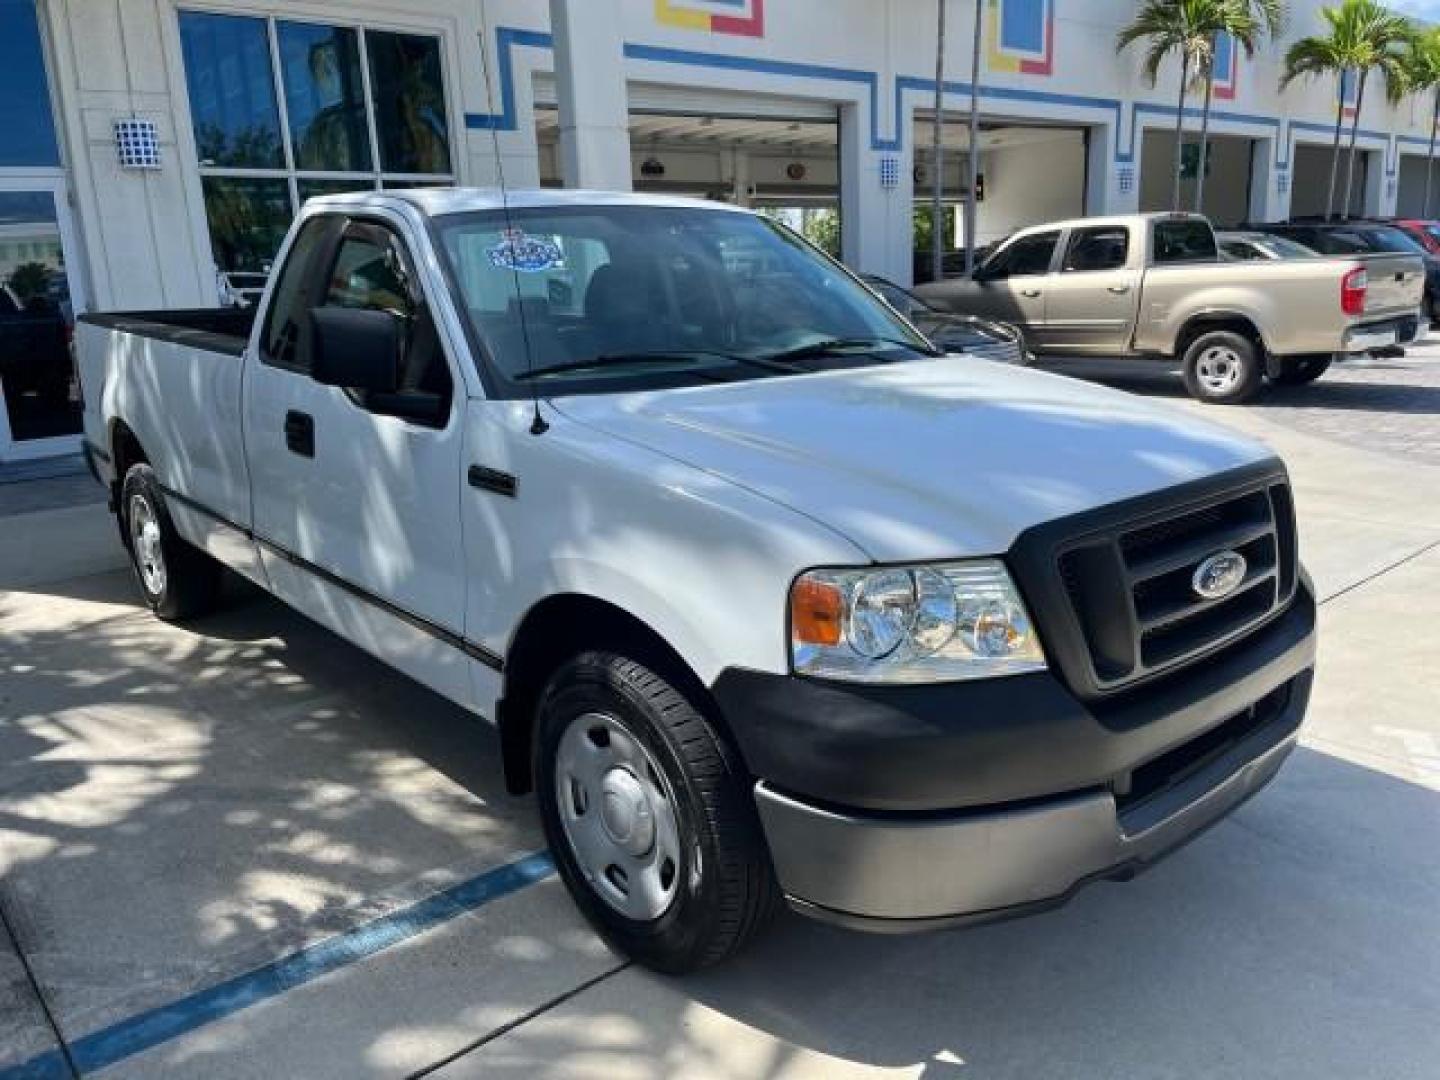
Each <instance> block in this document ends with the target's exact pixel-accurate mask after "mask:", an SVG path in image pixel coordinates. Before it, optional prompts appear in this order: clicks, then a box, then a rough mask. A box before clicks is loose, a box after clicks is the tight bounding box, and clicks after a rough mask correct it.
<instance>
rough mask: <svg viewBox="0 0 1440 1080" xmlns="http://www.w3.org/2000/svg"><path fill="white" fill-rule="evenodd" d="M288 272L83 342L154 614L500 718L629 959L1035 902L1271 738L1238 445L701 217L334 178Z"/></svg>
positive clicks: (94, 409) (1260, 557) (1163, 824)
mask: <svg viewBox="0 0 1440 1080" xmlns="http://www.w3.org/2000/svg"><path fill="white" fill-rule="evenodd" d="M277 265H278V270H277V271H276V273H275V275H274V277H273V280H272V281H271V284H270V287H269V289H268V291H267V292H266V294H265V296H264V297H263V298H262V299H261V301H260V303H259V304H258V306H257V307H256V308H255V309H254V310H253V311H242V312H238V313H237V312H217V311H199V312H168V313H167V312H158V313H134V314H113V315H98V316H90V317H87V318H86V319H85V320H84V321H83V322H82V325H81V327H80V331H79V351H80V360H81V367H82V373H83V383H84V390H85V403H86V404H85V409H86V412H85V430H86V437H87V452H88V455H89V457H90V459H91V461H92V462H93V465H94V468H95V470H96V472H97V474H98V475H99V477H100V478H101V479H102V480H103V482H104V483H105V484H106V485H108V486H109V488H110V491H111V492H112V497H113V506H114V508H115V510H116V512H117V514H118V516H119V522H120V531H121V535H122V537H123V538H124V541H125V543H126V545H127V546H128V547H129V549H130V550H131V552H132V553H133V556H134V563H135V568H136V572H137V577H138V581H139V586H140V588H141V589H142V590H143V593H144V596H145V599H146V601H147V602H148V603H149V605H150V607H152V608H153V609H154V610H155V612H156V613H157V614H159V615H160V616H161V617H164V618H167V619H175V620H180V619H186V618H190V617H192V616H196V615H199V614H200V613H202V612H203V611H204V610H205V609H206V608H207V607H209V606H210V605H212V604H213V603H215V601H216V598H217V584H218V582H219V577H220V570H221V567H222V566H225V567H228V568H230V569H231V570H233V571H235V572H237V573H239V574H241V575H243V576H245V577H247V578H249V579H251V580H252V581H254V582H257V583H259V585H260V586H261V587H263V588H265V589H268V590H269V591H271V592H273V593H274V594H275V595H276V596H278V597H280V598H281V599H282V600H284V601H285V602H286V603H289V604H291V605H293V606H294V607H295V608H297V609H299V610H300V611H301V612H303V613H305V614H306V615H308V616H309V617H311V618H313V619H315V620H316V621H317V622H320V623H322V624H324V625H325V626H327V627H329V628H331V629H332V630H334V631H335V632H336V633H338V634H340V635H341V636H343V637H344V638H347V639H348V640H350V641H352V642H354V643H355V644H357V645H358V646H360V647H361V648H362V649H365V650H367V651H369V652H370V653H372V654H374V655H375V656H377V657H379V658H380V659H382V660H383V661H385V662H386V663H389V664H391V665H393V666H394V667H396V668H398V669H400V670H401V671H404V672H406V673H408V674H409V675H411V676H413V677H414V678H415V679H417V680H419V681H420V682H422V683H424V684H425V685H427V686H429V687H431V688H433V689H434V690H435V691H437V692H438V693H440V694H442V695H444V696H445V697H447V698H449V699H451V700H453V701H455V702H458V703H460V704H461V705H462V706H464V707H465V708H467V709H469V710H472V711H473V712H474V713H475V714H477V715H479V716H481V717H484V718H487V719H488V720H490V721H491V722H492V723H493V724H495V725H496V727H497V728H498V733H499V739H500V743H501V745H502V747H503V752H504V762H505V769H506V779H507V782H508V785H509V787H510V789H511V790H513V791H516V792H525V791H529V790H534V791H536V792H537V793H538V801H539V806H540V813H541V816H542V819H543V822H544V826H545V830H546V834H547V837H548V840H549V843H550V845H551V850H552V853H553V856H554V858H555V861H556V863H557V865H558V869H559V871H560V874H561V876H562V877H563V879H564V881H565V883H566V885H567V886H568V887H569V889H570V890H571V892H572V894H573V895H574V897H575V899H576V901H577V902H578V904H579V906H580V907H581V908H582V909H583V910H584V912H585V913H586V914H587V915H588V916H589V918H590V919H591V920H592V921H593V922H594V923H595V924H596V925H597V926H598V927H599V928H600V929H601V930H602V931H603V932H604V933H605V934H606V935H607V936H608V938H609V939H610V940H611V941H612V942H613V943H614V944H615V945H616V946H617V947H618V948H619V949H621V950H622V951H624V952H626V953H628V954H629V955H631V956H634V957H636V958H638V959H639V960H640V961H642V962H644V963H646V964H649V965H651V966H653V967H656V968H658V969H662V970H668V971H683V970H688V969H692V968H695V967H698V966H701V965H704V964H707V963H712V962H714V961H716V960H719V959H720V958H722V957H724V956H726V955H728V954H730V953H732V952H734V951H735V950H736V949H737V948H739V947H740V946H741V945H742V944H743V943H744V942H746V941H747V940H748V939H750V938H751V937H752V935H753V934H754V933H755V932H756V930H757V929H758V928H759V927H760V926H761V925H763V923H764V921H765V919H766V917H767V916H768V915H769V914H770V913H771V912H772V911H773V910H774V909H775V908H776V907H777V906H778V901H779V900H780V898H781V897H782V896H783V897H785V898H787V899H788V900H789V902H790V903H791V904H792V905H793V906H794V907H796V908H798V909H800V910H802V911H805V912H808V913H810V914H812V915H814V916H817V917H821V918H825V919H829V920H832V921H835V922H839V923H842V924H847V925H853V926H861V927H869V928H873V929H884V930H896V929H898V930H911V929H919V928H926V927H934V926H941V925H949V924H955V923H962V922H966V921H973V920H983V919H989V918H994V917H997V916H1002V915H1007V914H1012V913H1015V912H1017V911H1024V910H1030V909H1036V908H1040V907H1044V906H1046V905H1051V904H1056V903H1059V902H1061V901H1062V900H1064V899H1065V898H1066V897H1067V896H1069V895H1070V894H1071V893H1072V892H1073V891H1074V890H1075V889H1076V888H1078V887H1079V886H1080V885H1082V884H1083V883H1085V882H1087V881H1091V880H1094V879H1099V878H1122V877H1126V876H1129V875H1130V874H1132V873H1133V872H1134V871H1135V870H1137V869H1138V868H1140V867H1142V866H1144V865H1146V864H1148V863H1150V862H1152V861H1153V860H1155V859H1156V858H1158V857H1159V856H1160V855H1162V854H1164V853H1165V852H1167V851H1169V850H1170V849H1172V848H1174V847H1175V846H1177V845H1178V844H1180V843H1181V842H1182V841H1184V840H1186V839H1187V838H1189V837H1191V836H1193V835H1194V834H1195V833H1196V832H1198V831H1199V830H1200V829H1202V828H1204V827H1205V826H1207V825H1209V824H1211V823H1212V822H1214V821H1216V820H1217V819H1219V818H1220V817H1221V816H1223V815H1224V814H1226V813H1227V812H1228V811H1230V810H1232V809H1233V808H1234V807H1235V806H1237V805H1238V804H1239V803H1240V802H1241V801H1242V800H1244V799H1245V798H1246V797H1247V796H1249V795H1250V794H1252V793H1253V792H1254V791H1256V790H1257V789H1258V788H1260V787H1261V786H1262V785H1263V784H1265V783H1266V782H1267V781H1268V780H1269V779H1270V778H1271V777H1272V776H1273V775H1274V774H1275V772H1276V770H1277V769H1278V768H1279V767H1280V764H1281V762H1282V760H1283V759H1284V758H1285V756H1286V755H1287V754H1288V753H1289V752H1290V750H1291V748H1292V747H1293V745H1294V744H1295V741H1296V738H1297V732H1298V729H1299V726H1300V722H1301V717H1302V715H1303V713H1304V711H1305V707H1306V703H1307V701H1308V698H1309V694H1310V686H1311V679H1312V670H1313V666H1314V655H1315V654H1314V626H1315V599H1314V595H1313V591H1312V589H1311V587H1310V584H1309V582H1308V580H1307V578H1306V576H1305V574H1304V573H1303V572H1302V570H1301V567H1300V564H1299V561H1298V556H1297V539H1296V532H1295V516H1294V512H1293V508H1292V505H1291V492H1290V486H1289V484H1288V481H1287V477H1286V473H1285V470H1284V468H1283V466H1282V465H1281V463H1280V462H1279V461H1278V460H1276V459H1275V458H1274V457H1273V456H1272V455H1271V454H1270V453H1268V452H1267V451H1266V450H1265V448H1264V447H1262V446H1260V445H1258V444H1257V443H1254V442H1251V441H1250V440H1248V439H1246V438H1242V437H1240V436H1239V435H1236V434H1233V433H1230V432H1228V431H1226V430H1224V429H1222V428H1219V427H1214V426H1211V425H1209V424H1206V423H1203V422H1200V421H1197V420H1192V419H1189V418H1187V417H1185V416H1183V415H1182V414H1180V413H1177V412H1174V411H1171V410H1168V409H1165V408H1162V407H1158V406H1153V405H1150V404H1147V403H1145V402H1143V401H1141V400H1139V399H1136V398H1133V397H1129V396H1126V395H1123V394H1120V393H1116V392H1114V391H1110V390H1105V389H1101V388H1097V387H1092V386H1088V385H1086V384H1083V383H1079V382H1074V381H1071V380H1068V379H1064V378H1061V377H1058V376H1055V375H1050V374H1045V373H1041V372H1033V371H1026V370H1020V369H1015V368H1010V367H1004V366H1000V365H995V364H989V363H985V362H982V361H976V360H973V359H967V358H965V357H963V356H942V355H939V354H938V353H937V352H936V351H935V350H934V349H932V348H931V347H930V345H929V344H928V342H927V341H926V340H925V339H924V338H923V337H921V336H920V335H919V334H918V332H916V331H915V330H914V329H913V328H912V327H911V326H910V325H909V324H907V323H906V322H904V321H903V320H902V319H901V318H900V316H898V315H897V314H896V313H895V312H894V311H892V310H891V309H890V308H889V307H887V306H886V305H885V304H884V303H882V302H881V301H880V300H879V299H878V298H877V297H876V296H875V295H874V294H873V293H872V292H870V290H869V289H867V288H866V287H865V286H864V285H863V284H861V283H860V282H859V281H858V280H857V279H855V278H854V277H852V276H851V275H850V274H849V273H848V272H847V271H846V270H845V269H844V268H842V267H840V266H839V265H838V264H836V263H834V262H832V261H830V260H828V259H827V258H826V257H825V256H823V255H821V254H820V253H819V252H817V251H816V250H814V249H813V248H811V247H810V246H809V245H808V244H806V243H805V242H804V241H803V240H800V239H799V238H797V237H796V236H794V235H793V234H791V233H790V232H788V231H787V230H785V229H784V228H783V227H781V226H779V225H776V224H774V223H772V222H770V221H768V220H766V219H765V218H763V217H760V216H757V215H754V214H751V213H748V212H745V211H742V210H737V209H735V208H731V207H725V206H720V205H714V204H705V203H695V202H690V201H686V200H680V199H662V198H638V197H633V196H625V195H609V194H600V193H585V192H533V193H512V194H510V195H509V196H508V197H507V198H502V197H501V196H500V195H498V194H497V193H487V192H478V191H464V190H450V191H416V192H403V193H402V192H396V193H387V194H383V195H378V194H376V195H355V196H336V197H331V198H323V199H315V200H312V201H311V202H309V203H308V204H307V205H306V207H305V209H304V211H303V212H302V213H301V215H300V217H299V219H298V220H297V222H296V223H295V225H294V227H293V229H292V230H291V234H290V236H289V238H288V239H287V241H286V243H285V246H284V248H283V250H282V252H281V257H280V262H279V263H278V264H277ZM252 317H253V328H249V327H248V322H249V320H250V319H251V318H252ZM247 329H248V336H247Z"/></svg>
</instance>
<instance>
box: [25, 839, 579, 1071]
mask: <svg viewBox="0 0 1440 1080" xmlns="http://www.w3.org/2000/svg"><path fill="white" fill-rule="evenodd" d="M554 872H555V865H554V863H553V862H551V860H550V856H549V855H548V854H546V853H544V852H537V853H535V854H533V855H527V856H525V857H524V858H521V859H517V860H515V861H514V862H510V863H506V864H505V865H503V866H497V867H495V868H494V869H493V870H487V871H486V872H485V873H483V874H480V875H479V876H478V877H473V878H471V879H470V880H468V881H462V882H461V883H460V884H458V885H454V886H452V887H451V888H449V889H446V890H444V891H443V892H438V893H436V894H435V895H433V896H430V897H427V898H426V899H424V900H421V901H419V902H417V903H415V904H412V905H410V906H409V907H407V908H403V909H401V910H400V911H396V912H392V913H391V914H389V915H385V916H382V917H381V918H378V919H375V920H373V921H371V922H368V923H366V924H365V925H364V926H358V927H356V928H355V929H354V930H351V931H349V932H347V933H344V934H338V935H336V936H335V937H333V938H328V939H327V940H325V941H322V942H319V943H318V944H315V945H312V946H310V947H309V948H306V949H301V950H300V951H299V952H296V953H292V954H291V955H289V956H286V957H282V958H281V959H279V960H276V961H274V962H273V963H270V964H266V965H265V966H264V967H260V968H256V969H255V970H254V971H250V972H247V973H246V974H244V975H239V976H236V977H235V978H233V979H227V980H226V981H225V982H222V983H219V984H218V985H216V986H212V987H209V988H208V989H205V990H201V991H199V992H197V993H195V994H191V995H190V996H189V997H185V998H181V999H180V1000H179V1001H175V1002H171V1003H170V1004H169V1005H161V1006H160V1007H158V1008H155V1009H151V1010H150V1011H149V1012H144V1013H141V1014H140V1015H138V1016H133V1017H130V1018H129V1019H128V1020H121V1021H119V1022H117V1023H114V1024H111V1025H110V1026H109V1027H106V1028H101V1029H100V1030H99V1031H96V1032H92V1033H91V1034H89V1035H86V1036H84V1037H83V1038H80V1039H77V1040H76V1041H75V1042H73V1043H71V1044H70V1055H71V1057H72V1058H73V1059H74V1061H75V1064H76V1066H77V1067H78V1068H79V1069H80V1070H81V1071H82V1072H93V1071H96V1070H98V1069H103V1068H106V1067H108V1066H110V1065H114V1064H115V1063H116V1062H119V1061H124V1060H125V1059H126V1058H129V1057H133V1056H134V1055H135V1054H138V1053H141V1052H142V1051H145V1050H149V1049H151V1048H153V1047H155V1046H159V1045H160V1044H161V1043H164V1042H168V1041H170V1040H171V1039H175V1038H178V1037H179V1036H181V1035H187V1034H189V1033H190V1032H192V1031H194V1030H196V1029H197V1028H200V1027H204V1026H205V1025H206V1024H211V1023H214V1022H215V1021H216V1020H222V1019H224V1018H225V1017H227V1016H231V1015H233V1014H234V1013H237V1012H239V1011H240V1010H242V1009H247V1008H249V1007H250V1006H251V1005H256V1004H258V1003H260V1002H262V1001H265V1000H267V999H269V998H273V997H276V996H278V995H280V994H283V993H285V992H286V991H287V990H293V989H295V988H296V987H298V986H303V985H305V984H306V983H308V982H311V981H312V980H314V979H318V978H320V977H321V976H322V975H328V974H330V973H331V972H333V971H338V970H340V969H341V968H344V967H347V966H348V965H350V964H353V963H355V962H356V961H357V960H363V959H365V958H366V957H369V956H374V955H375V954H376V953H378V952H381V951H383V950H385V949H388V948H390V947H391V946H392V945H397V944H399V943H400V942H402V941H405V940H407V939H409V938H412V937H415V936H416V935H417V934H422V933H424V932H426V931H427V930H433V929H434V928H435V927H437V926H440V925H442V924H444V923H447V922H449V921H451V920H452V919H455V918H458V917H459V916H461V915H464V914H465V913H467V912H470V911H474V910H475V909H477V908H481V907H484V906H485V905H486V904H488V903H490V902H491V901H493V900H499V899H500V898H501V897H504V896H509V895H511V894H512V893H515V892H519V891H520V890H521V889H524V888H526V887H527V886H529V885H533V884H535V883H536V882H539V881H543V880H544V879H545V878H547V877H549V876H550V875H551V874H553V873H554ZM57 1064H58V1066H59V1068H60V1071H59V1072H56V1071H55V1068H56V1065H57ZM69 1075H70V1073H69V1070H68V1068H66V1067H65V1062H64V1059H63V1058H62V1057H61V1055H60V1053H59V1051H58V1050H54V1051H50V1052H48V1053H46V1054H41V1055H39V1056H37V1057H35V1058H32V1059H31V1060H30V1061H27V1062H25V1063H24V1064H22V1065H16V1066H13V1067H11V1068H9V1069H0V1080H50V1078H51V1077H60V1076H65V1077H68V1076H69Z"/></svg>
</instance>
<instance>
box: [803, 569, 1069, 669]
mask: <svg viewBox="0 0 1440 1080" xmlns="http://www.w3.org/2000/svg"><path fill="white" fill-rule="evenodd" d="M790 651H791V660H792V662H793V664H794V666H795V671H796V672H797V673H799V674H801V675H813V676H816V677H817V678H823V679H843V680H846V681H849V682H870V683H922V682H948V681H952V680H959V679H985V678H993V677H994V676H997V675H1016V674H1019V673H1021V672H1025V671H1039V670H1042V669H1043V668H1044V667H1045V654H1044V653H1043V652H1042V651H1041V649H1040V642H1039V639H1038V638H1037V637H1036V636H1035V628H1034V626H1032V625H1031V622H1030V616H1029V614H1028V613H1027V612H1026V610H1025V603H1024V601H1022V600H1021V599H1020V594H1019V592H1018V591H1017V590H1016V588H1015V583H1014V582H1013V581H1011V580H1010V575H1009V573H1008V572H1007V571H1006V570H1005V567H1004V565H1003V564H1002V563H1000V562H999V561H998V560H996V559H977V560H974V561H972V562H962V563H949V564H944V563H939V564H935V565H930V566H890V567H878V568H870V569H866V570H811V571H809V572H808V573H805V574H801V575H800V576H799V577H798V578H796V579H795V584H794V585H793V586H792V587H791V590H790Z"/></svg>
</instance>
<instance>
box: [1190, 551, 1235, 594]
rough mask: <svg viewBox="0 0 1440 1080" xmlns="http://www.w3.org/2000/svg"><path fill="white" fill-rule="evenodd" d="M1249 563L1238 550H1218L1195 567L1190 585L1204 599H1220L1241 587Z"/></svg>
mask: <svg viewBox="0 0 1440 1080" xmlns="http://www.w3.org/2000/svg"><path fill="white" fill-rule="evenodd" d="M1247 565H1248V564H1247V563H1246V562H1245V556H1244V555H1241V554H1240V553H1239V552H1238V551H1217V552H1216V553H1215V554H1214V555H1211V556H1210V557H1209V558H1208V559H1206V560H1204V561H1203V562H1202V563H1201V564H1200V565H1199V566H1197V567H1196V568H1195V573H1194V575H1193V576H1192V577H1191V578H1190V587H1191V588H1192V589H1194V590H1195V595H1196V596H1198V597H1200V598H1201V599H1202V600H1219V599H1221V598H1223V597H1226V596H1229V595H1230V594H1231V593H1232V592H1234V591H1235V590H1236V589H1238V588H1239V587H1240V583H1241V582H1242V581H1244V580H1245V570H1246V567H1247Z"/></svg>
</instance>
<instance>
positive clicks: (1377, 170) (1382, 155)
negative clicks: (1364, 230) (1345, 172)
mask: <svg viewBox="0 0 1440 1080" xmlns="http://www.w3.org/2000/svg"><path fill="white" fill-rule="evenodd" d="M1389 157H1390V147H1389V146H1388V145H1386V146H1382V147H1381V148H1380V149H1379V150H1372V151H1370V153H1368V154H1366V155H1365V213H1366V214H1367V215H1369V216H1371V217H1394V216H1395V203H1396V201H1397V198H1398V196H1399V189H1400V174H1399V173H1398V172H1397V173H1396V174H1395V175H1394V176H1387V175H1385V162H1386V161H1387V160H1388V159H1389ZM1356 171H1357V172H1358V171H1359V169H1358V168H1357V169H1356ZM1356 182H1357V183H1358V182H1359V177H1356Z"/></svg>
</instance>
